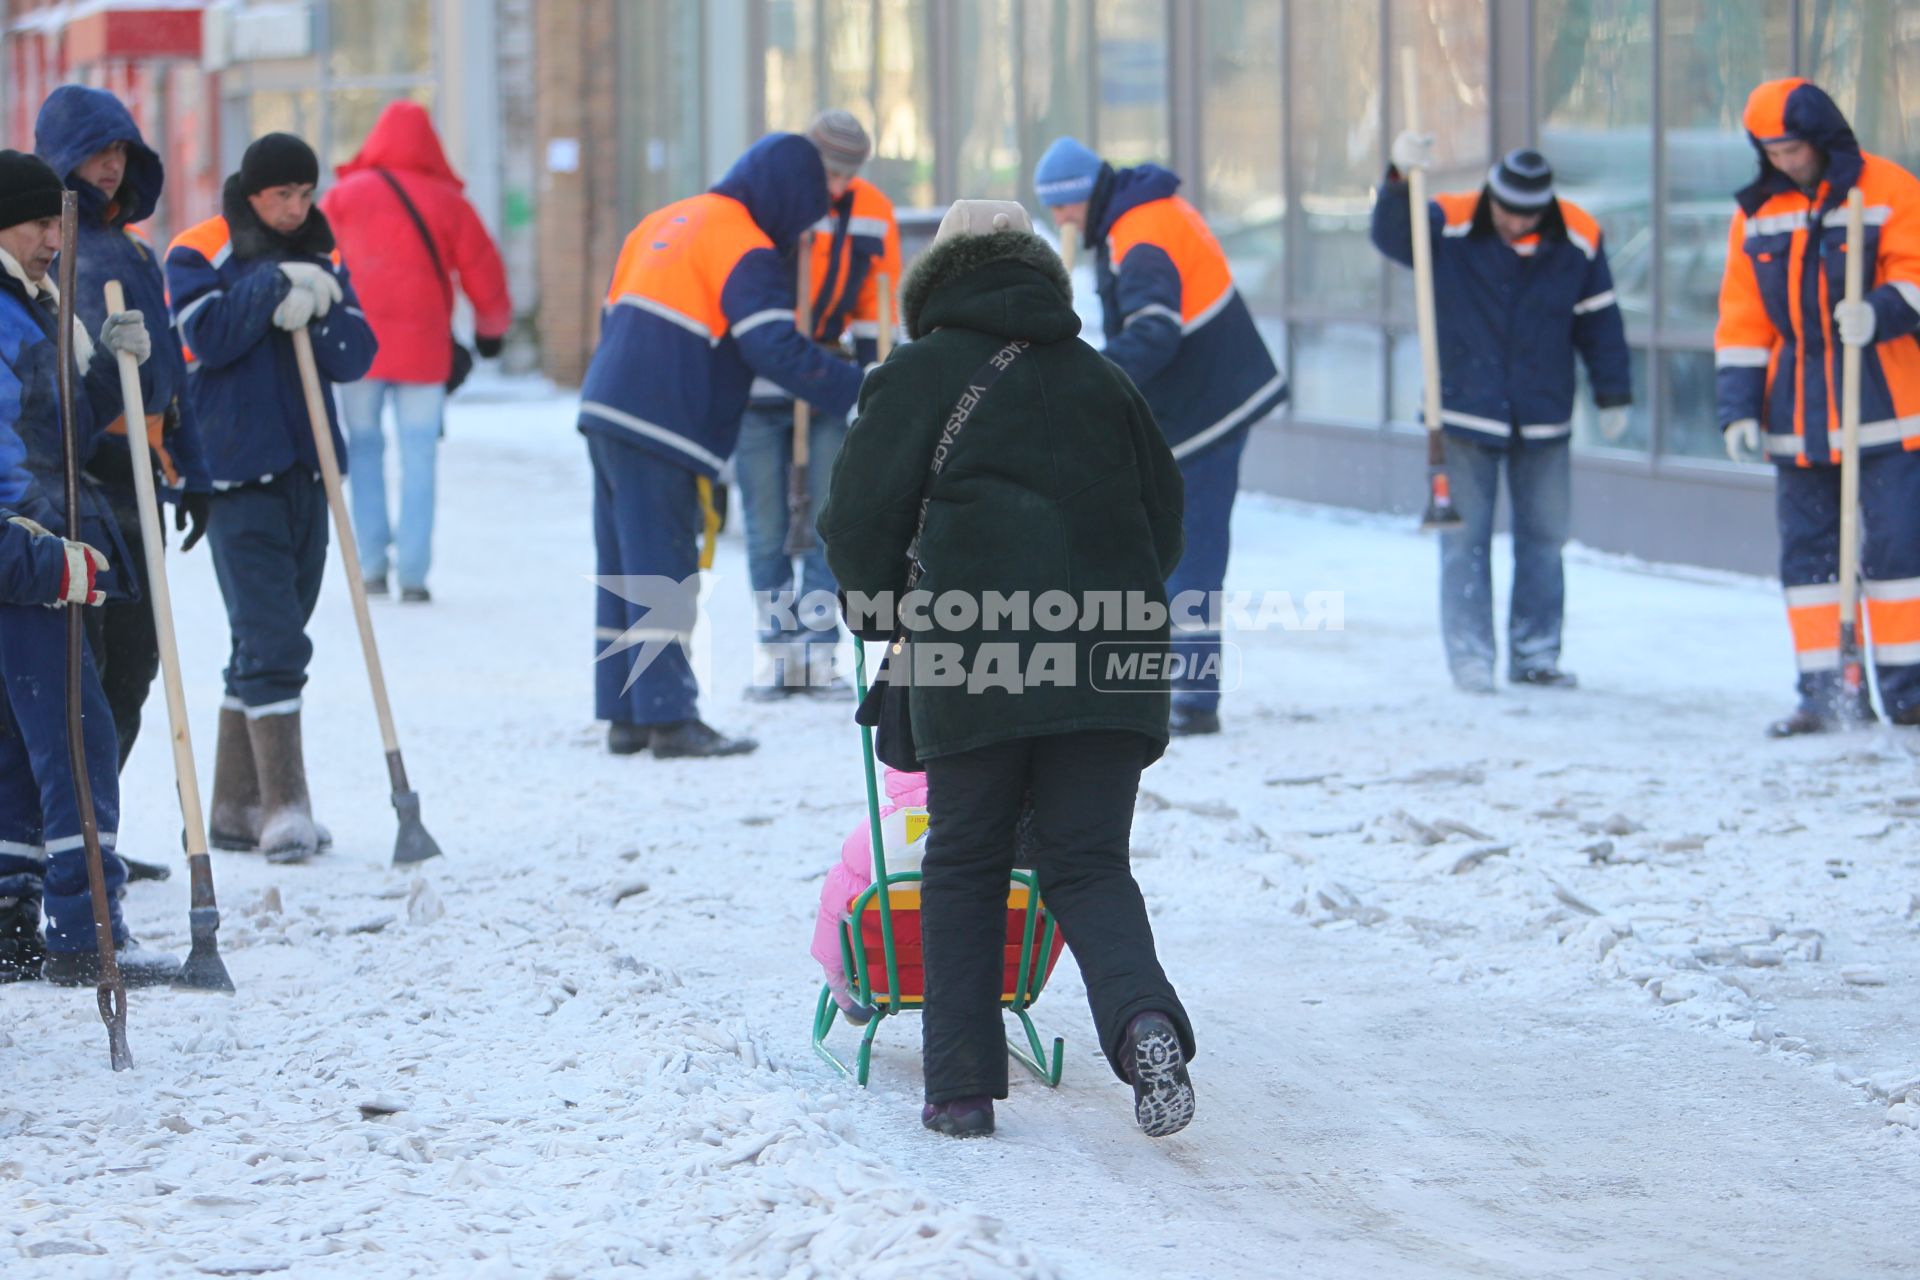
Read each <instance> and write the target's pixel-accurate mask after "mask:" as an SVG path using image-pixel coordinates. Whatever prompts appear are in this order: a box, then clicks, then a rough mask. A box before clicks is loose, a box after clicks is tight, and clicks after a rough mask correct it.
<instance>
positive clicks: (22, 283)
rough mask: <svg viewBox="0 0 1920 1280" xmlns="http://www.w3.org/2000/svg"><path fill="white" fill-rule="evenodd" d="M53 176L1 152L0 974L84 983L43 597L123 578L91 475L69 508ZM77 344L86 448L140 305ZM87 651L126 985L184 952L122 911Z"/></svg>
mask: <svg viewBox="0 0 1920 1280" xmlns="http://www.w3.org/2000/svg"><path fill="white" fill-rule="evenodd" d="M61 190H62V188H61V184H60V179H59V178H58V177H57V176H55V174H54V172H53V170H52V169H50V168H48V167H47V165H46V164H45V163H44V162H42V161H41V160H39V159H37V158H35V157H33V156H29V155H22V154H21V153H20V152H17V151H0V406H4V408H0V692H3V693H4V696H3V697H0V981H14V980H18V979H21V978H32V977H35V976H37V975H40V974H42V973H44V976H45V977H46V978H47V979H48V980H49V981H53V982H58V983H61V984H63V985H82V984H90V983H92V982H94V981H95V979H96V977H97V967H98V959H97V952H96V951H95V938H94V921H93V901H92V895H91V892H90V888H89V885H88V882H87V865H86V849H85V847H84V845H83V843H82V838H81V817H80V808H79V801H78V799H77V790H76V788H75V785H74V782H75V780H74V777H73V768H72V763H71V761H72V757H71V755H70V754H69V751H68V744H67V705H66V696H65V690H66V672H67V666H66V663H67V656H66V626H65V618H64V617H63V616H62V615H61V614H60V613H58V612H57V611H56V608H49V607H47V606H55V607H58V606H61V605H98V604H101V603H103V602H104V601H106V600H107V599H109V598H110V597H113V598H118V597H122V596H124V594H125V593H126V590H127V584H126V582H125V581H124V579H123V578H122V577H121V576H120V575H119V574H118V573H116V572H115V571H114V568H113V567H112V565H111V564H110V558H111V557H112V556H115V555H124V548H123V547H122V546H121V543H120V541H119V534H118V532H117V530H116V528H115V526H114V522H113V516H112V512H111V511H110V510H109V509H108V507H107V504H106V502H105V500H104V499H103V498H102V497H101V495H100V494H99V492H98V491H97V489H96V488H95V487H94V486H93V485H92V484H91V482H89V481H87V480H86V479H85V478H84V477H83V478H82V480H81V487H80V511H79V512H78V518H77V519H74V520H71V521H70V520H69V519H68V515H69V513H68V512H67V509H66V492H65V474H64V471H65V461H64V458H65V450H64V447H63V442H62V435H61V426H60V396H59V391H60V387H59V372H60V366H59V348H58V337H57V335H58V333H59V314H60V296H59V292H58V290H57V289H56V287H55V285H54V282H53V281H52V280H51V279H50V278H49V277H48V274H47V268H48V267H49V266H50V265H51V264H52V262H53V259H54V255H55V254H57V253H58V252H59V251H60V248H61V244H60V196H61ZM72 345H73V352H74V357H75V365H76V367H75V369H74V378H73V387H74V391H75V395H74V404H73V406H72V408H73V431H74V436H75V445H76V446H77V452H78V455H79V456H80V457H82V458H84V457H86V456H87V454H88V453H89V451H90V450H91V449H92V448H93V447H94V446H95V445H96V444H97V443H98V439H99V434H100V430H101V427H102V425H103V424H104V423H106V422H108V421H111V420H112V419H113V418H115V417H117V416H118V415H119V414H120V412H121V399H120V377H119V370H118V367H117V365H116V363H115V358H116V356H117V355H118V353H120V352H122V351H124V352H127V353H129V354H131V355H133V356H134V357H135V358H136V359H138V360H141V361H145V360H146V358H147V355H148V352H149V347H150V344H149V342H148V338H147V331H146V328H145V325H144V322H143V320H142V317H141V315H140V313H139V312H137V311H120V312H115V313H113V314H112V315H109V316H108V317H107V318H106V322H105V323H104V324H102V325H101V327H100V334H99V343H98V345H95V343H94V342H93V341H92V340H91V339H90V338H89V337H88V335H87V333H86V331H85V330H84V328H82V327H81V326H80V324H79V323H78V321H76V322H75V325H74V332H73V336H72ZM76 530H77V531H78V536H77V537H74V538H71V539H69V538H67V537H65V536H64V535H66V534H69V533H74V532H75V531H76ZM101 549H105V550H106V552H107V554H104V555H103V554H102V551H101ZM81 657H82V662H83V666H82V671H81V706H82V717H81V724H82V726H83V729H84V733H85V742H84V747H85V752H86V760H87V773H88V777H89V779H90V781H91V782H92V784H93V810H94V819H95V823H96V826H97V827H98V829H99V832H100V846H101V867H102V870H103V871H104V872H105V873H106V887H107V901H108V908H109V917H110V919H111V921H112V927H113V934H114V942H115V944H116V945H117V947H118V948H119V952H120V971H121V974H122V976H123V977H124V978H125V979H126V982H127V985H128V986H141V985H147V984H151V983H156V982H164V981H166V980H168V979H170V978H171V977H172V976H173V975H174V974H175V973H176V972H177V971H178V970H179V967H180V966H179V963H178V962H177V961H176V960H174V959H173V957H171V956H166V955H160V954H157V953H154V952H149V951H146V950H144V949H142V948H141V947H139V946H138V945H137V944H136V943H134V942H133V940H132V939H131V938H130V937H129V936H128V935H127V928H126V924H125V923H124V921H123V920H122V918H121V914H120V895H121V890H122V887H123V886H124V885H125V884H126V879H127V867H126V863H125V862H123V861H122V860H121V859H120V857H119V856H118V855H117V854H116V853H115V852H114V842H115V837H116V836H117V834H118V832H119V826H120V822H119V818H120V789H119V780H118V770H117V768H116V765H117V764H118V744H117V743H116V741H115V738H114V731H113V717H112V716H111V714H109V712H108V710H107V702H106V696H105V695H104V694H103V693H102V692H101V689H100V680H99V676H98V674H97V673H96V672H95V670H94V666H93V659H92V655H91V653H90V652H88V651H87V650H86V649H85V648H84V647H83V648H82V650H81ZM43 898H44V902H45V907H46V914H47V937H46V943H45V962H44V964H42V963H41V954H42V945H41V942H40V938H39V935H38V928H37V926H38V916H39V913H40V907H41V903H42V900H43Z"/></svg>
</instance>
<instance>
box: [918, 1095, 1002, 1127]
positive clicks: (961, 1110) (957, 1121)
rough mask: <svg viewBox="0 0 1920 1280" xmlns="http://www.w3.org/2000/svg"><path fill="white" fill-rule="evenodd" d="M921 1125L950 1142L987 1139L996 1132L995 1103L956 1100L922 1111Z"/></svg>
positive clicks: (936, 1103) (973, 1099) (986, 1099)
mask: <svg viewBox="0 0 1920 1280" xmlns="http://www.w3.org/2000/svg"><path fill="white" fill-rule="evenodd" d="M920 1123H921V1124H923V1125H925V1126H926V1127H927V1128H929V1129H931V1130H933V1131H934V1132H935V1133H944V1134H946V1135H947V1136H948V1137H949V1138H984V1137H986V1136H987V1135H989V1134H991V1133H992V1132H993V1099H992V1098H989V1097H985V1096H984V1095H983V1096H981V1097H978V1098H954V1099H952V1100H951V1101H948V1102H929V1103H927V1104H926V1105H925V1106H924V1107H921V1108H920Z"/></svg>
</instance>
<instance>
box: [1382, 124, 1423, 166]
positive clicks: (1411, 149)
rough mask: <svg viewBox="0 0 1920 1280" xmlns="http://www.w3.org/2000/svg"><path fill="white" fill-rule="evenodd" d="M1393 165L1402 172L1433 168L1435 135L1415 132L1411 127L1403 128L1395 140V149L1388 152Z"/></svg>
mask: <svg viewBox="0 0 1920 1280" xmlns="http://www.w3.org/2000/svg"><path fill="white" fill-rule="evenodd" d="M1388 155H1389V157H1390V158H1391V159H1392V160H1393V167H1394V168H1396V169H1398V170H1399V171H1400V172H1401V173H1406V172H1407V171H1408V170H1411V169H1431V168H1433V135H1432V134H1430V133H1415V132H1414V131H1413V130H1411V129H1402V130H1401V131H1400V134H1399V136H1398V137H1396V138H1395V139H1394V140H1393V149H1392V150H1391V151H1390V152H1388Z"/></svg>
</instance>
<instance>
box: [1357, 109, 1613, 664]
mask: <svg viewBox="0 0 1920 1280" xmlns="http://www.w3.org/2000/svg"><path fill="white" fill-rule="evenodd" d="M1432 152H1433V138H1432V136H1431V135H1428V134H1416V133H1412V132H1406V133H1402V134H1401V135H1400V136H1399V137H1398V138H1396V139H1394V143H1393V164H1392V166H1391V167H1389V168H1388V170H1387V177H1386V181H1385V182H1383V183H1382V184H1381V187H1380V196H1379V199H1378V200H1377V201H1376V202H1375V204H1374V206H1373V243H1374V245H1375V246H1376V247H1377V248H1378V249H1379V250H1380V252H1382V253H1384V254H1386V255H1387V257H1389V258H1392V259H1393V260H1394V261H1395V262H1398V263H1400V264H1402V265H1403V266H1411V265H1412V264H1413V223H1412V221H1411V212H1412V211H1411V210H1410V209H1409V207H1408V206H1409V205H1410V204H1411V201H1410V199H1409V197H1408V187H1407V182H1406V180H1405V179H1404V178H1403V177H1402V174H1403V173H1404V172H1405V171H1406V170H1407V169H1409V168H1411V167H1413V166H1415V165H1418V166H1421V167H1423V168H1425V167H1429V166H1430V165H1431V162H1432ZM1422 216H1424V217H1426V218H1427V219H1428V220H1429V221H1430V223H1431V225H1432V232H1433V239H1432V243H1433V295H1434V307H1435V317H1436V319H1437V320H1438V322H1439V329H1440V399H1441V412H1440V418H1441V423H1442V426H1443V428H1444V430H1445V432H1446V443H1447V481H1448V484H1449V486H1450V487H1451V489H1452V492H1453V500H1454V504H1455V506H1456V507H1457V508H1458V509H1459V512H1460V516H1461V520H1462V521H1463V523H1462V524H1461V526H1460V527H1459V528H1458V529H1455V530H1454V531H1452V532H1449V533H1443V534H1441V535H1440V628H1441V632H1442V635H1443V637H1444V639H1445V641H1446V648H1447V664H1448V666H1449V667H1450V668H1451V669H1452V672H1453V682H1454V684H1455V685H1457V686H1458V687H1459V688H1461V689H1462V690H1464V691H1466V692H1468V693H1492V692H1493V689H1494V683H1493V661H1494V631H1493V564H1492V559H1491V555H1490V552H1491V548H1492V543H1493V510H1494V503H1495V501H1496V500H1497V499H1498V497H1499V493H1500V471H1501V468H1502V466H1504V467H1505V469H1506V473H1507V491H1508V495H1509V497H1510V499H1511V501H1512V504H1513V603H1512V607H1511V610H1510V614H1509V621H1508V628H1507V679H1508V680H1509V681H1510V682H1511V683H1513V684H1527V685H1537V686H1541V687H1543V688H1558V689H1570V688H1573V687H1574V685H1575V684H1576V681H1575V680H1574V678H1573V676H1572V674H1571V673H1569V672H1566V671H1562V670H1561V669H1560V622H1561V617H1562V615H1563V613H1564V611H1565V605H1566V580H1565V577H1564V575H1563V571H1562V568H1561V563H1560V551H1561V548H1562V547H1563V546H1565V544H1566V541H1567V533H1568V528H1569V521H1570V512H1571V501H1572V498H1571V483H1572V479H1571V477H1572V474H1573V472H1572V462H1571V456H1570V454H1569V449H1570V448H1571V445H1570V443H1569V441H1570V440H1571V437H1572V434H1573V392H1574V358H1575V356H1576V355H1577V356H1578V357H1579V358H1580V359H1582V360H1584V361H1585V362H1586V365H1587V373H1588V376H1589V377H1590V378H1591V379H1592V382H1593V401H1594V404H1595V405H1596V406H1597V407H1598V408H1599V410H1600V424H1599V425H1600V434H1601V436H1602V437H1603V438H1604V439H1605V440H1607V441H1608V442H1610V443H1611V442H1614V441H1618V440H1620V439H1621V438H1623V437H1624V436H1625V435H1626V432H1627V428H1628V426H1629V425H1630V422H1629V417H1628V413H1627V407H1628V406H1629V405H1630V404H1632V403H1633V375H1632V366H1631V363H1630V360H1629V356H1628V354H1627V334H1626V327H1625V325H1624V324H1623V323H1622V322H1621V319H1620V308H1619V307H1618V306H1617V305H1616V304H1615V302H1614V296H1613V274H1612V272H1611V271H1610V270H1609V268H1608V266H1607V251H1606V250H1605V249H1604V248H1602V247H1601V244H1600V224H1599V223H1597V222H1595V221H1594V220H1593V217H1592V216H1591V215H1590V214H1588V213H1587V211H1586V210H1584V209H1582V208H1580V206H1578V205H1576V204H1574V203H1573V202H1572V201H1571V200H1561V199H1557V198H1555V196H1554V194H1553V170H1552V168H1550V167H1549V166H1548V164H1547V160H1546V157H1545V156H1542V155H1541V154H1540V153H1539V152H1538V151H1526V150H1521V151H1511V152H1508V153H1507V155H1506V157H1505V158H1504V159H1502V160H1501V161H1500V163H1498V164H1496V165H1494V166H1493V169H1492V170H1491V171H1490V172H1489V173H1488V174H1487V181H1486V184H1485V185H1484V186H1483V187H1481V189H1480V190H1479V191H1467V192H1461V193H1459V194H1454V195H1442V196H1436V197H1434V198H1433V199H1432V200H1431V201H1429V207H1428V208H1427V209H1425V210H1423V211H1422Z"/></svg>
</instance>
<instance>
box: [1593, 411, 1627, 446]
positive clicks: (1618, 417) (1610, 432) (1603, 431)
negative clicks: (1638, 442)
mask: <svg viewBox="0 0 1920 1280" xmlns="http://www.w3.org/2000/svg"><path fill="white" fill-rule="evenodd" d="M1632 425H1633V410H1632V409H1630V408H1628V407H1627V406H1626V405H1624V404H1617V405H1615V406H1613V407H1612V408H1611V409H1602V410H1601V411H1600V438H1601V439H1602V440H1605V441H1606V442H1607V443H1608V444H1618V443H1619V442H1620V440H1621V439H1622V438H1623V437H1624V436H1625V435H1626V434H1627V428H1628V427H1630V426H1632Z"/></svg>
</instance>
